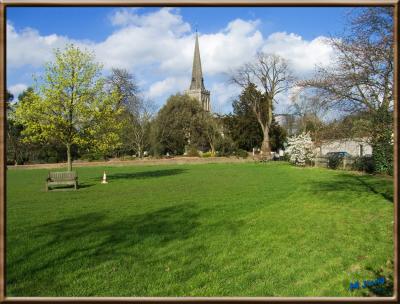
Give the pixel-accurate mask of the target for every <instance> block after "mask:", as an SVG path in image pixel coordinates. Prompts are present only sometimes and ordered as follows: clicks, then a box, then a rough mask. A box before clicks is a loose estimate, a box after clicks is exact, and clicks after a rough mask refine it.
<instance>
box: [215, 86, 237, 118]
mask: <svg viewBox="0 0 400 304" xmlns="http://www.w3.org/2000/svg"><path fill="white" fill-rule="evenodd" d="M210 91H211V94H212V95H211V108H212V111H213V112H217V113H221V114H222V113H226V112H229V110H230V108H231V104H232V101H233V100H234V99H235V98H236V97H237V96H238V95H239V94H240V88H239V87H238V86H236V85H233V84H230V83H226V82H215V83H213V85H212V87H211V89H210Z"/></svg>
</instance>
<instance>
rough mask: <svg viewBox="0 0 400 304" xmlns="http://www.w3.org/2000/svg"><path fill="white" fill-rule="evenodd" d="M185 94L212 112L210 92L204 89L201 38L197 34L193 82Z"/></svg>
mask: <svg viewBox="0 0 400 304" xmlns="http://www.w3.org/2000/svg"><path fill="white" fill-rule="evenodd" d="M185 93H186V94H188V95H189V96H190V97H194V98H196V99H197V100H198V101H199V102H200V104H201V105H202V107H203V109H204V110H205V111H208V112H210V111H211V104H210V91H207V90H206V88H205V87H204V79H203V72H202V70H201V60H200V49H199V37H198V35H197V32H196V42H195V46H194V58H193V68H192V81H191V83H190V88H189V90H187V91H186V92H185Z"/></svg>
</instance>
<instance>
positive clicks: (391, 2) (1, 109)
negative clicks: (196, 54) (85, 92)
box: [0, 0, 400, 303]
mask: <svg viewBox="0 0 400 304" xmlns="http://www.w3.org/2000/svg"><path fill="white" fill-rule="evenodd" d="M0 1H2V2H0V92H1V93H0V96H1V98H0V302H4V303H21V302H24V303H40V302H47V303H52V302H57V303H70V302H78V303H79V302H84V303H98V302H110V303H112V302H120V303H125V302H136V303H138V302H139V303H140V302H142V303H159V302H168V303H182V302H186V303H195V302H196V303H199V302H208V303H233V302H257V303H269V302H279V303H293V302H303V303H320V302H321V303H338V302H344V303H378V302H379V303H398V302H399V295H398V291H399V280H398V276H399V272H398V249H399V248H398V244H399V234H398V217H399V209H398V201H399V192H398V191H399V173H398V169H399V159H398V136H399V131H400V128H399V127H400V124H399V114H398V110H399V109H398V107H399V105H398V101H399V100H398V98H399V85H398V80H399V71H400V70H399V39H398V37H399V34H398V32H399V24H398V23H399V0H380V1H379V0H360V1H357V0H327V1H324V0H308V1H307V0H297V1H296V0H248V1H245V0H214V1H212V0H183V1H180V0H137V1H135V0H86V1H84V0H82V1H81V0H0ZM24 6H25V7H26V6H29V7H40V6H57V7H62V6H64V7H67V6H85V7H91V6H92V7H95V6H115V7H122V6H126V7H128V6H147V7H150V6H157V7H158V6H170V7H185V6H194V7H196V6H198V7H202V6H203V7H207V6H214V7H228V6H247V7H257V6H266V7H268V6H269V7H274V6H279V7H312V6H315V7H335V6H343V7H346V6H347V7H356V6H357V7H362V6H391V7H393V8H394V10H393V13H394V29H393V30H394V88H393V89H394V176H393V179H394V202H393V204H394V251H395V252H394V276H393V277H394V295H393V297H376V298H362V297H71V298H68V297H7V296H6V294H5V292H6V289H5V283H6V281H5V249H6V246H5V228H6V226H5V225H6V216H5V207H6V206H5V204H6V169H7V167H6V149H5V138H6V137H5V126H6V115H5V114H6V113H5V100H6V99H5V93H6V90H5V89H6V8H7V7H24Z"/></svg>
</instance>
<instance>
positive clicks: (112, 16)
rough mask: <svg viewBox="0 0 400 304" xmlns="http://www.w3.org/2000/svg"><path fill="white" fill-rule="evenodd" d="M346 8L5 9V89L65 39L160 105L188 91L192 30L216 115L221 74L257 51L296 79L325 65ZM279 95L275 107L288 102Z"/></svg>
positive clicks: (228, 93)
mask: <svg viewBox="0 0 400 304" xmlns="http://www.w3.org/2000/svg"><path fill="white" fill-rule="evenodd" d="M348 10H349V9H348V8H340V7H337V8H333V7H331V8H279V7H276V8H273V7H270V8H259V7H237V8H222V7H220V8H195V7H186V8H121V7H119V8H105V7H82V8H77V7H76V8H67V7H60V8H40V7H36V8H35V7H31V8H18V7H11V8H7V12H6V14H7V87H8V88H9V89H10V90H11V91H12V92H13V93H14V94H18V93H19V92H20V91H21V90H23V89H24V88H26V87H27V86H29V85H31V84H32V74H33V73H38V74H40V73H41V72H42V68H41V67H42V66H43V63H44V62H46V61H49V60H51V59H52V49H54V48H62V47H63V46H64V45H65V44H66V43H69V42H73V43H75V44H78V45H79V46H80V47H82V48H86V49H88V50H90V51H93V52H94V53H95V55H96V59H97V60H98V61H100V62H102V63H103V64H104V74H105V75H106V74H107V73H108V72H109V70H110V69H111V68H112V67H120V68H126V69H128V70H129V71H130V72H132V73H133V74H135V76H136V78H137V81H138V82H139V85H140V87H141V90H142V94H143V95H144V97H145V98H148V99H151V100H153V101H154V102H155V103H156V104H157V105H158V106H161V105H162V104H163V103H164V102H165V100H166V98H168V96H169V95H171V94H174V93H176V92H180V91H183V90H184V89H186V88H187V87H188V86H189V82H190V69H191V64H192V56H193V47H194V33H195V28H196V27H197V29H198V31H199V40H200V53H201V57H202V65H203V71H204V78H205V85H206V87H207V89H209V90H210V91H211V103H212V107H213V110H214V111H216V112H222V113H227V112H229V111H230V110H231V106H230V105H231V101H232V98H234V97H235V96H236V95H237V93H238V92H239V89H238V88H236V87H234V86H233V85H231V84H229V83H228V82H227V79H228V77H229V73H230V72H231V71H232V70H233V69H235V68H237V67H238V66H240V65H241V64H243V63H245V62H247V61H249V60H251V59H252V57H253V56H254V55H255V54H256V52H257V51H264V52H274V53H278V54H279V55H281V56H282V57H284V58H286V59H288V60H289V61H290V63H291V66H292V67H293V70H294V72H295V73H296V74H297V76H298V77H306V76H307V75H310V74H311V73H312V71H313V69H314V67H315V65H316V64H318V65H327V64H329V62H330V58H331V57H332V50H331V48H330V47H329V46H328V45H327V44H326V42H325V41H324V37H328V36H330V35H335V34H337V33H340V32H341V31H342V30H343V25H344V19H345V14H346V12H347V11H348ZM288 99H289V98H288V96H282V97H281V98H280V102H279V105H278V109H281V110H284V108H285V107H286V106H287V105H288V104H289V103H290V101H289V100H288Z"/></svg>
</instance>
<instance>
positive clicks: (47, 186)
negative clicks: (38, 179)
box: [45, 183, 49, 192]
mask: <svg viewBox="0 0 400 304" xmlns="http://www.w3.org/2000/svg"><path fill="white" fill-rule="evenodd" d="M45 186H46V188H45V189H46V192H47V191H49V185H48V184H47V183H46V185H45Z"/></svg>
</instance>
